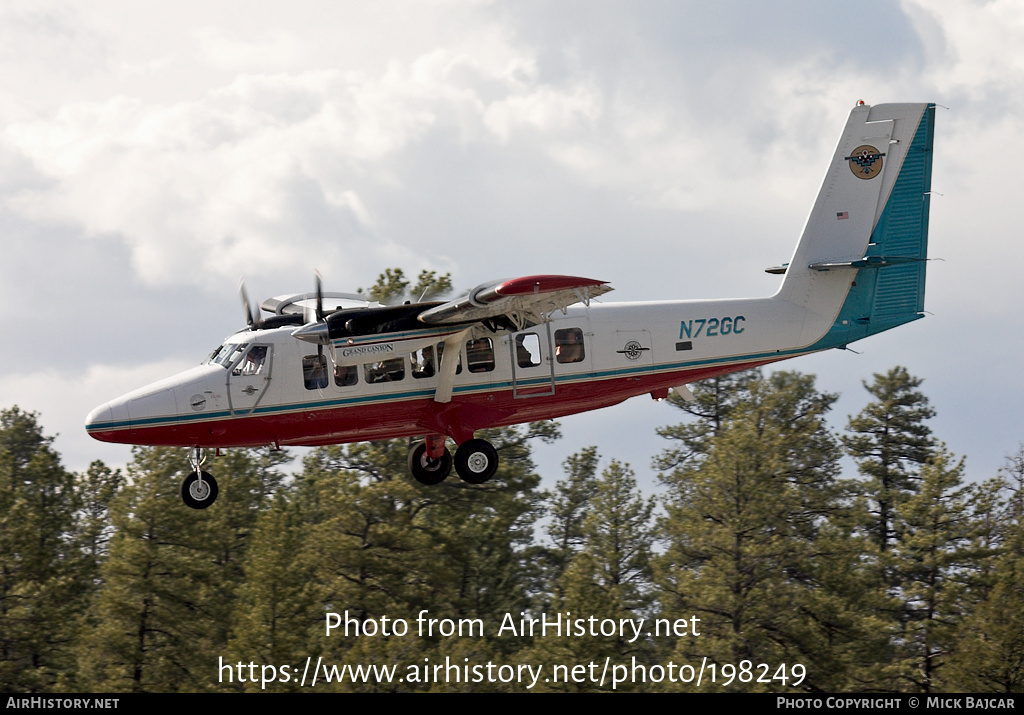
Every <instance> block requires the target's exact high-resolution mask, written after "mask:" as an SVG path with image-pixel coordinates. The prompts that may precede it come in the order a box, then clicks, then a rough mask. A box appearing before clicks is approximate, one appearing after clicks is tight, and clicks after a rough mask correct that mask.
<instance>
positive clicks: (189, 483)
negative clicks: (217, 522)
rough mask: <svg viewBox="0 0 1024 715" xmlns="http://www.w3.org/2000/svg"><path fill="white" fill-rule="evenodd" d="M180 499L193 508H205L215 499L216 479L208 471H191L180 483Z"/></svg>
mask: <svg viewBox="0 0 1024 715" xmlns="http://www.w3.org/2000/svg"><path fill="white" fill-rule="evenodd" d="M181 500H182V501H183V502H185V505H186V506H189V507H191V508H193V509H205V508H206V507H208V506H210V505H211V504H213V502H215V501H216V500H217V480H216V479H214V478H213V476H212V475H211V474H210V473H209V472H203V471H199V472H192V473H191V474H189V475H188V476H187V477H185V481H183V482H182V483H181Z"/></svg>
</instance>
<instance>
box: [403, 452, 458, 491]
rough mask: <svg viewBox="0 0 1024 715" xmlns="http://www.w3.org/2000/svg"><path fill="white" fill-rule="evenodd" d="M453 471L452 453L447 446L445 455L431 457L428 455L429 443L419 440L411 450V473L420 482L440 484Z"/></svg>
mask: <svg viewBox="0 0 1024 715" xmlns="http://www.w3.org/2000/svg"><path fill="white" fill-rule="evenodd" d="M451 471H452V454H451V452H449V451H448V448H447V447H446V448H445V450H444V456H442V457H440V458H438V459H431V458H430V457H428V456H427V445H426V444H424V443H423V442H418V443H417V444H416V445H415V446H413V448H412V449H410V450H409V474H411V475H412V478H413V479H415V480H416V481H417V482H419V483H420V484H426V485H428V486H432V485H434V484H440V483H441V482H443V481H444V480H445V479H447V478H448V475H449V474H450V473H451Z"/></svg>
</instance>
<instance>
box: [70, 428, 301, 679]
mask: <svg viewBox="0 0 1024 715" xmlns="http://www.w3.org/2000/svg"><path fill="white" fill-rule="evenodd" d="M283 459H284V457H283V456H282V455H280V454H272V455H259V454H256V453H253V452H250V451H248V450H238V451H235V452H232V453H231V454H230V455H229V456H228V457H226V458H225V459H223V460H222V461H220V462H218V463H217V464H218V466H219V467H221V469H220V470H219V472H220V473H219V475H218V480H219V484H220V487H221V495H222V497H221V499H219V500H218V501H217V503H215V504H213V505H212V506H211V507H210V508H209V509H206V510H203V511H193V510H190V509H186V508H184V507H183V506H182V505H181V504H180V500H179V496H178V492H179V489H180V484H181V481H182V479H183V478H184V477H185V475H186V474H187V472H188V469H189V467H188V460H187V450H182V449H168V448H136V449H135V451H134V459H133V460H132V462H131V463H130V464H129V465H128V479H129V484H128V485H127V486H125V487H124V488H123V489H122V490H121V491H120V492H119V493H118V495H117V496H116V497H115V498H114V500H113V502H112V504H111V516H112V520H113V524H114V527H115V528H116V534H115V536H114V537H113V538H112V539H111V541H110V554H109V557H108V558H107V560H106V561H105V563H104V564H103V567H102V569H101V572H100V573H101V578H102V580H103V582H104V583H103V588H102V589H101V590H100V591H99V593H98V594H97V596H96V599H95V602H94V604H93V609H92V610H93V614H92V617H93V619H94V622H95V623H96V628H95V630H92V631H90V632H89V633H88V634H86V636H85V637H84V638H83V640H82V643H81V648H80V652H79V667H80V671H81V677H82V680H83V683H84V684H85V685H86V686H87V687H89V688H93V689H96V690H103V691H108V692H177V691H185V692H190V691H204V690H209V689H211V688H213V687H214V683H215V680H214V677H212V674H213V672H214V664H213V663H212V661H211V658H210V654H212V653H220V652H223V649H224V647H225V645H226V643H227V639H228V626H229V624H230V622H231V610H232V606H233V602H234V598H235V591H236V589H237V588H238V585H239V584H240V582H241V581H242V579H243V578H244V572H243V570H242V565H243V563H244V557H245V552H246V549H247V547H248V543H249V537H250V535H251V533H252V530H253V528H254V526H255V523H256V520H257V516H258V513H259V509H260V507H261V506H263V504H264V503H265V502H266V501H267V500H269V498H270V497H271V496H272V494H273V491H274V490H275V489H276V487H277V485H278V484H279V482H280V475H279V474H277V472H276V466H277V464H279V463H280V462H281V461H282V460H283Z"/></svg>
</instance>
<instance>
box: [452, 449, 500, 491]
mask: <svg viewBox="0 0 1024 715" xmlns="http://www.w3.org/2000/svg"><path fill="white" fill-rule="evenodd" d="M455 471H456V472H458V473H459V477H460V478H461V479H462V481H464V482H469V483H470V484H483V483H484V482H486V481H487V480H488V479H490V478H491V477H493V476H494V473H495V472H496V471H498V450H496V449H495V448H494V446H493V445H492V444H491V443H490V442H488V441H487V440H485V439H471V440H469V441H467V442H463V443H462V444H461V445H459V448H458V449H457V450H455Z"/></svg>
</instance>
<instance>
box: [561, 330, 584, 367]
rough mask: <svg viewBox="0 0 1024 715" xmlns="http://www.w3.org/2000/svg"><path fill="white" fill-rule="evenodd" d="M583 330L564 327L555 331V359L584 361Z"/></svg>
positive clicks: (564, 361) (565, 361)
mask: <svg viewBox="0 0 1024 715" xmlns="http://www.w3.org/2000/svg"><path fill="white" fill-rule="evenodd" d="M583 358H584V352H583V331H582V330H580V329H579V328H564V329H562V330H556V331H555V359H557V360H558V362H561V363H569V362H582V360H583Z"/></svg>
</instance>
